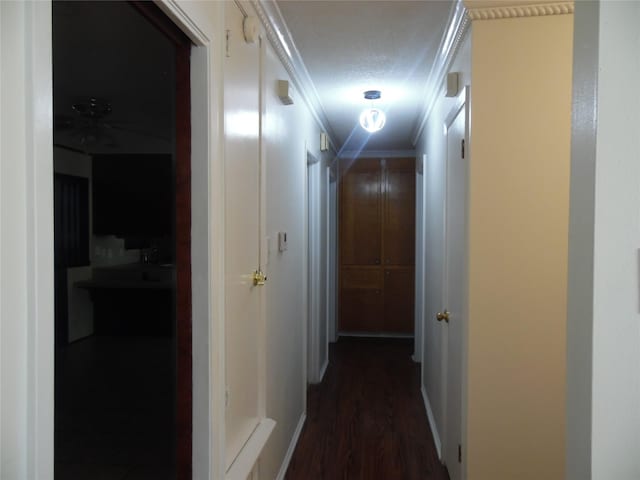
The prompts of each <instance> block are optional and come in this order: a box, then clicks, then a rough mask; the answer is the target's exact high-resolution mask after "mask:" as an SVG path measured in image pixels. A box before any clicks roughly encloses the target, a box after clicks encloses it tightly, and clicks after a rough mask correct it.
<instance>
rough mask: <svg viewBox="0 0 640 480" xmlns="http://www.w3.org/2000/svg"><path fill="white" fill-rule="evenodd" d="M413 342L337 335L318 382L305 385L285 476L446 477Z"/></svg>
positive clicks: (296, 479) (353, 479)
mask: <svg viewBox="0 0 640 480" xmlns="http://www.w3.org/2000/svg"><path fill="white" fill-rule="evenodd" d="M412 350H413V341H412V340H404V339H365V338H348V337H347V338H345V337H343V338H341V339H340V340H339V341H338V342H337V343H336V344H333V345H331V348H330V364H329V368H328V370H327V373H326V374H325V379H324V381H323V382H322V383H321V384H319V385H315V386H311V387H310V388H309V397H308V408H307V421H306V424H305V427H304V429H303V431H302V434H301V436H300V440H299V442H298V445H297V448H296V450H295V452H294V455H293V458H292V459H291V463H290V464H289V469H288V471H287V475H286V477H285V478H286V479H287V480H323V479H325V480H396V479H397V480H448V479H449V476H448V475H447V473H446V470H445V467H443V466H442V465H441V464H440V461H439V460H438V457H437V453H436V449H435V446H434V443H433V439H432V436H431V432H430V429H429V424H428V421H427V415H426V413H425V409H424V404H423V401H422V396H421V394H420V374H419V372H420V367H419V365H418V364H416V363H414V362H413V361H412V360H411V352H412Z"/></svg>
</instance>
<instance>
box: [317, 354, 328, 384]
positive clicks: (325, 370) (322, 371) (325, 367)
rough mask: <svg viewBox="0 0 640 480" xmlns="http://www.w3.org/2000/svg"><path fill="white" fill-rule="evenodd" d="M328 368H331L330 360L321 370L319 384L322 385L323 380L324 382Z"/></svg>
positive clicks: (326, 361) (325, 362)
mask: <svg viewBox="0 0 640 480" xmlns="http://www.w3.org/2000/svg"><path fill="white" fill-rule="evenodd" d="M328 367H329V359H328V358H327V359H326V360H325V361H324V365H323V366H322V368H321V369H320V378H318V383H322V380H324V374H325V373H327V368H328Z"/></svg>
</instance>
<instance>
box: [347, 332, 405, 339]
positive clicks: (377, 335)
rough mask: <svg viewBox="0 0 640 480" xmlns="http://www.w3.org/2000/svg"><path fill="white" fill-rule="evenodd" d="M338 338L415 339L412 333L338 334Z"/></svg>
mask: <svg viewBox="0 0 640 480" xmlns="http://www.w3.org/2000/svg"><path fill="white" fill-rule="evenodd" d="M338 337H361V338H413V335H411V334H410V333H384V332H383V333H376V332H338Z"/></svg>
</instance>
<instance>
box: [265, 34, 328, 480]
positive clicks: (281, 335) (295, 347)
mask: <svg viewBox="0 0 640 480" xmlns="http://www.w3.org/2000/svg"><path fill="white" fill-rule="evenodd" d="M263 77H264V83H263V84H264V88H265V90H264V92H263V98H264V102H265V106H264V113H263V114H264V122H263V138H262V140H263V148H264V155H265V162H264V165H265V167H266V171H265V175H266V202H267V204H266V235H267V236H269V237H270V239H271V240H270V241H269V242H268V244H269V248H268V264H267V272H266V273H267V275H268V281H267V286H266V287H265V292H266V299H267V300H266V303H267V312H266V313H267V328H266V334H267V337H266V357H267V358H266V361H267V363H266V376H267V378H266V387H267V391H266V414H267V416H268V417H269V418H273V419H274V420H275V421H276V422H277V425H276V427H275V430H274V432H273V434H272V436H271V438H270V439H269V441H268V443H267V445H266V447H265V449H264V451H263V453H262V455H261V459H260V478H265V479H273V478H276V477H277V475H278V472H279V470H280V468H281V466H282V462H283V460H284V459H285V455H286V454H287V450H288V448H289V446H290V443H291V441H292V439H293V437H294V433H296V428H297V427H298V426H299V422H300V420H301V418H302V416H303V414H304V412H305V410H306V405H305V402H306V394H305V391H306V378H307V374H306V370H305V362H304V358H305V350H304V342H305V341H306V326H305V322H306V319H307V312H306V305H305V304H304V299H305V295H306V293H305V291H304V289H305V285H306V278H305V277H306V274H307V272H306V271H305V262H306V259H305V258H304V256H305V254H306V252H307V249H306V241H307V233H306V231H305V229H306V223H305V217H306V215H307V212H306V205H305V201H304V199H305V189H306V181H307V180H306V174H307V172H306V170H307V150H308V151H309V152H310V153H311V154H312V155H313V156H314V157H316V158H317V159H320V161H319V162H318V164H316V165H315V166H314V167H315V168H320V169H323V170H326V168H325V165H326V158H325V157H326V154H321V153H320V128H319V126H318V125H317V124H316V122H315V121H314V119H313V116H312V115H311V113H310V111H309V109H308V108H307V106H306V104H305V103H304V100H303V99H302V97H301V96H300V95H295V94H294V98H295V103H294V104H293V105H283V104H282V102H281V101H280V99H279V97H278V96H277V81H278V80H289V81H290V82H291V79H290V78H289V75H288V73H287V72H286V70H285V69H284V67H283V66H282V63H281V62H280V60H279V59H278V57H277V55H276V53H275V52H274V49H273V47H272V46H271V45H270V44H269V43H268V42H267V45H266V58H265V62H264V70H263ZM322 185H324V182H319V187H321V188H322ZM320 198H321V199H322V198H324V199H326V192H325V193H324V194H322V193H321V194H320ZM323 211H325V212H326V210H324V209H323ZM318 213H320V212H318ZM325 228H326V225H325ZM325 231H326V230H325ZM277 232H287V237H288V250H287V251H285V252H282V253H281V252H279V251H278V234H277ZM324 238H326V234H325V237H322V236H321V237H320V239H319V241H320V242H321V244H323V243H324V242H323V239H324ZM325 265H326V260H325ZM323 270H326V268H325V269H323ZM320 274H321V273H320V272H318V275H320ZM323 285H326V282H324V283H323V282H320V287H321V288H324V290H325V293H324V294H322V292H319V298H325V299H326V287H323ZM325 305H326V301H325ZM325 308H326V306H325ZM318 318H319V319H322V318H323V317H322V316H320V312H318ZM323 324H324V322H323ZM325 332H326V325H325ZM323 341H324V343H325V344H326V335H325V336H324V340H323ZM321 352H324V353H323V354H324V355H325V356H326V346H325V348H324V350H322V349H321Z"/></svg>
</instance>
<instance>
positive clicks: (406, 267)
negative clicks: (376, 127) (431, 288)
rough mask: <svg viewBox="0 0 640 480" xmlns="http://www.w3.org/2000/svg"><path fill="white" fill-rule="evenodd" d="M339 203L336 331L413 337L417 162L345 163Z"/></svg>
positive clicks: (366, 161) (368, 161) (372, 161)
mask: <svg viewBox="0 0 640 480" xmlns="http://www.w3.org/2000/svg"><path fill="white" fill-rule="evenodd" d="M339 204H340V227H339V228H340V237H339V238H340V245H339V252H340V279H339V284H340V292H339V303H340V307H339V330H340V332H342V333H375V334H379V333H409V334H410V333H412V332H413V309H414V307H413V282H414V280H413V264H414V251H415V160H414V159H410V158H409V159H391V160H381V159H358V160H357V161H355V162H353V161H347V162H345V164H343V165H342V170H341V176H340V198H339Z"/></svg>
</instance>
